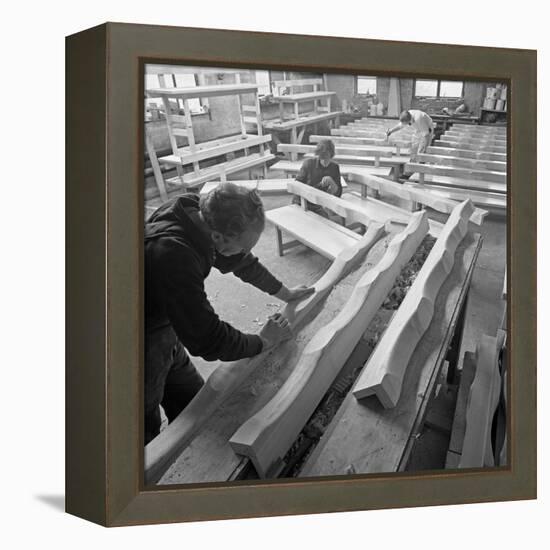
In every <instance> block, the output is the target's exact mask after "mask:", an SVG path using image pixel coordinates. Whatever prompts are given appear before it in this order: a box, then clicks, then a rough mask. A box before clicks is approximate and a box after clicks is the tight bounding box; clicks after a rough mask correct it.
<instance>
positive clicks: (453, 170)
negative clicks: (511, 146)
mask: <svg viewBox="0 0 550 550" xmlns="http://www.w3.org/2000/svg"><path fill="white" fill-rule="evenodd" d="M405 169H406V170H407V171H408V172H418V173H420V174H432V175H434V176H449V177H452V178H453V177H454V178H471V179H475V180H485V181H492V182H495V183H506V174H505V173H503V172H494V171H491V170H475V169H470V168H459V167H457V166H441V165H439V164H421V163H419V162H411V163H409V164H407V166H406V167H405Z"/></svg>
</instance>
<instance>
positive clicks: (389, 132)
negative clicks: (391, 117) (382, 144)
mask: <svg viewBox="0 0 550 550" xmlns="http://www.w3.org/2000/svg"><path fill="white" fill-rule="evenodd" d="M390 136H391V130H386V141H388V140H389V139H390Z"/></svg>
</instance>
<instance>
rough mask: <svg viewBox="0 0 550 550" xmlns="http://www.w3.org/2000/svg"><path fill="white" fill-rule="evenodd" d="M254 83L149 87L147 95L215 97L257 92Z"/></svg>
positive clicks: (188, 97) (185, 97)
mask: <svg viewBox="0 0 550 550" xmlns="http://www.w3.org/2000/svg"><path fill="white" fill-rule="evenodd" d="M257 92H258V86H257V85H256V84H224V85H222V86H189V87H185V88H149V89H148V90H145V93H146V94H147V96H148V97H171V98H181V99H191V98H196V97H217V96H226V95H236V94H250V93H254V94H255V93H257Z"/></svg>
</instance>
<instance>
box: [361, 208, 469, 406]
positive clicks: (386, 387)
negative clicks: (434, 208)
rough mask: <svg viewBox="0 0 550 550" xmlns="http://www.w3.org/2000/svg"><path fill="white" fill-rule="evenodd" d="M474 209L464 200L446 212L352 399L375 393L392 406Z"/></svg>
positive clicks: (382, 401)
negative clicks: (429, 249)
mask: <svg viewBox="0 0 550 550" xmlns="http://www.w3.org/2000/svg"><path fill="white" fill-rule="evenodd" d="M473 211H474V207H473V204H472V202H471V201H465V202H463V203H462V204H460V205H459V206H457V207H456V208H455V210H454V211H453V213H452V214H451V215H450V216H449V219H448V220H447V223H446V224H445V227H444V228H443V230H442V231H441V235H440V236H439V238H438V239H437V241H436V243H435V245H434V247H433V248H432V250H431V251H430V254H429V255H428V257H427V259H426V261H425V262H424V265H423V266H422V268H421V269H420V271H419V273H418V275H417V277H416V279H415V281H414V283H413V284H412V286H411V288H410V289H409V291H408V292H407V295H406V296H405V299H404V300H403V302H402V303H401V305H400V306H399V309H398V310H397V313H396V314H395V317H394V318H393V319H392V322H391V324H390V326H389V327H388V328H387V329H386V331H385V332H384V335H383V336H382V338H381V339H380V341H379V342H378V345H377V346H376V348H375V350H374V352H373V354H372V355H371V356H370V358H369V360H368V362H367V364H366V366H365V369H364V370H363V372H362V373H361V376H360V377H359V380H358V381H357V383H356V385H355V388H354V390H353V395H354V396H355V397H356V399H363V398H365V397H368V396H370V395H376V397H378V399H379V400H380V402H381V403H382V405H383V406H384V407H386V408H389V407H395V405H396V404H397V401H398V400H399V396H400V395H401V388H402V386H403V379H404V377H405V372H406V370H407V365H408V363H409V360H410V358H411V355H412V353H413V351H414V348H415V347H416V345H417V344H418V342H419V340H420V338H421V337H422V335H423V334H424V332H426V329H427V328H428V326H429V324H430V322H431V320H432V317H433V314H434V304H435V300H436V298H437V294H438V292H439V289H440V288H441V285H442V284H443V282H444V281H445V279H446V278H447V276H448V275H449V273H450V272H451V270H452V268H453V264H454V257H455V251H456V249H457V247H458V245H459V244H460V242H461V241H462V239H463V238H464V236H465V235H466V233H467V232H468V220H469V218H470V216H471V215H472V212H473Z"/></svg>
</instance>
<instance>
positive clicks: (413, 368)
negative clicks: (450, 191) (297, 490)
mask: <svg viewBox="0 0 550 550" xmlns="http://www.w3.org/2000/svg"><path fill="white" fill-rule="evenodd" d="M480 247H481V237H480V236H479V235H477V234H472V233H468V234H467V235H466V237H465V238H464V240H463V241H462V243H461V244H460V245H459V247H458V249H457V252H456V254H455V262H454V263H455V265H454V267H453V271H452V272H451V274H450V275H449V277H448V278H447V279H446V280H445V282H444V283H443V287H442V289H441V291H440V292H439V294H438V297H437V302H436V307H435V314H434V318H433V319H432V323H431V324H430V327H429V328H428V330H427V331H426V333H425V334H424V336H423V337H422V340H421V341H420V342H419V344H418V345H417V347H416V349H415V351H414V353H413V356H412V357H411V361H410V363H409V367H408V369H407V374H406V376H405V380H404V384H403V392H402V396H401V399H400V400H399V402H398V404H397V406H396V407H395V408H393V409H385V408H384V407H383V406H382V405H381V404H380V403H379V402H378V401H377V400H376V399H372V400H371V399H364V400H361V401H357V400H356V399H355V397H354V396H353V393H352V392H350V393H349V394H348V395H347V396H346V398H345V400H344V402H343V403H342V405H341V406H340V408H339V409H338V412H337V413H336V416H335V417H334V418H333V420H332V421H331V423H330V425H329V426H328V428H327V429H326V430H325V433H324V435H323V437H322V438H321V440H320V441H319V443H318V444H317V446H316V448H315V449H314V451H313V453H312V454H311V456H310V457H309V458H308V459H307V461H306V463H305V464H304V466H303V468H302V470H301V472H300V474H299V476H300V477H318V476H334V475H344V474H349V473H350V471H352V472H355V473H357V474H371V473H388V472H396V471H400V470H403V469H404V468H405V465H406V462H407V456H408V454H409V452H410V449H411V448H412V446H413V445H414V442H415V441H416V437H417V435H418V434H419V433H420V430H421V428H422V425H423V420H424V417H425V414H426V410H427V408H428V404H429V402H430V399H431V397H432V395H433V393H434V390H435V387H436V385H437V380H438V379H439V376H440V371H441V366H442V365H443V363H444V360H445V357H446V354H447V349H448V346H449V344H450V342H451V339H452V336H453V334H454V330H455V327H456V325H457V322H458V318H459V313H460V311H461V308H462V307H463V304H464V300H465V298H466V294H467V291H468V286H469V283H470V280H471V276H472V273H473V270H474V267H475V262H476V259H477V257H478V254H479V249H480Z"/></svg>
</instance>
